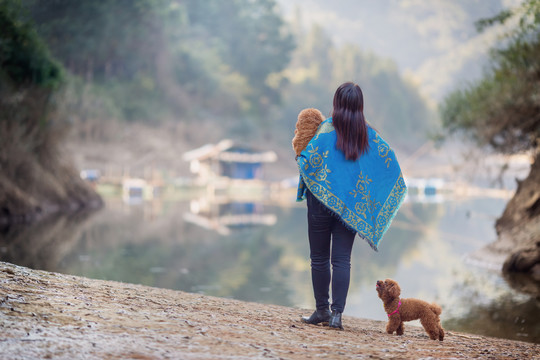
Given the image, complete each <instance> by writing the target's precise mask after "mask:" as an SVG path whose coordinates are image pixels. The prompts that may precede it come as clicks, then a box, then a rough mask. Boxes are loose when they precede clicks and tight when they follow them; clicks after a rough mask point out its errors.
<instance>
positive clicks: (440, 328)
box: [439, 324, 444, 341]
mask: <svg viewBox="0 0 540 360" xmlns="http://www.w3.org/2000/svg"><path fill="white" fill-rule="evenodd" d="M443 339H444V329H443V328H442V326H441V325H440V324H439V341H443Z"/></svg>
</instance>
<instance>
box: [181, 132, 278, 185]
mask: <svg viewBox="0 0 540 360" xmlns="http://www.w3.org/2000/svg"><path fill="white" fill-rule="evenodd" d="M183 159H184V160H186V161H189V163H190V170H191V172H192V173H194V174H196V175H197V176H198V177H199V178H200V179H201V180H206V181H207V180H209V179H212V178H216V177H226V178H230V179H244V180H256V179H262V167H263V164H264V163H270V162H274V161H276V160H277V155H276V153H275V152H273V151H266V152H261V151H256V150H254V149H251V148H248V147H245V146H239V145H235V144H234V142H233V141H232V140H222V141H220V142H219V143H217V144H207V145H204V146H202V147H200V148H197V149H194V150H191V151H188V152H186V153H185V154H184V156H183Z"/></svg>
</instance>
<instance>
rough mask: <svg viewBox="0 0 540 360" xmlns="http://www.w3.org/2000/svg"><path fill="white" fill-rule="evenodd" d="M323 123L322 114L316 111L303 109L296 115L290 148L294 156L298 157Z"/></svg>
mask: <svg viewBox="0 0 540 360" xmlns="http://www.w3.org/2000/svg"><path fill="white" fill-rule="evenodd" d="M323 121H324V116H323V114H322V113H321V112H320V111H319V110H317V109H304V110H302V111H300V114H298V120H297V121H296V129H295V130H294V138H293V139H292V147H293V149H294V152H295V153H296V156H299V155H300V153H301V152H302V150H304V149H305V148H306V146H307V144H308V143H309V141H310V140H311V138H312V137H313V136H314V135H315V133H316V132H317V128H318V127H319V125H320V124H321V122H323Z"/></svg>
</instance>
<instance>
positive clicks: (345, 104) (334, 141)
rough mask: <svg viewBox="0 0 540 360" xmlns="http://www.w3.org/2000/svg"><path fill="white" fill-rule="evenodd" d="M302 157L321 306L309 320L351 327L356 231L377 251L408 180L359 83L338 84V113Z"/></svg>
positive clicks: (303, 189) (315, 289)
mask: <svg viewBox="0 0 540 360" xmlns="http://www.w3.org/2000/svg"><path fill="white" fill-rule="evenodd" d="M297 161H298V168H299V170H300V183H299V189H298V199H297V200H299V201H301V200H303V199H307V210H308V237H309V246H310V258H311V279H312V283H313V293H314V296H315V306H316V310H315V312H314V313H313V314H312V315H311V316H310V317H303V318H302V321H303V322H305V323H308V324H319V323H328V325H329V326H330V327H331V328H336V329H343V326H342V319H341V317H342V313H343V310H344V309H345V303H346V300H347V293H348V290H349V281H350V269H351V251H352V246H353V243H354V238H355V235H356V234H358V235H359V236H360V237H362V238H364V239H365V240H366V241H367V242H368V243H369V244H370V245H371V247H372V248H373V249H374V250H377V248H378V245H379V242H380V240H381V238H382V236H383V234H384V233H385V232H386V230H387V229H388V227H389V226H390V222H391V220H392V218H393V217H394V216H395V214H396V212H397V210H398V208H399V206H400V205H401V202H402V201H403V198H404V197H405V193H406V187H405V183H404V181H403V177H402V175H401V170H400V168H399V165H398V163H397V159H396V157H395V155H394V152H393V151H392V149H391V148H390V147H389V146H388V144H387V143H386V142H385V141H384V140H383V139H382V138H381V137H380V136H379V135H378V134H377V133H376V132H375V131H374V130H373V129H372V128H371V127H370V126H369V125H368V124H367V122H366V120H365V117H364V98H363V94H362V90H361V89H360V86H358V85H356V84H354V83H352V82H347V83H344V84H342V85H341V86H339V87H338V89H337V90H336V92H335V94H334V101H333V111H332V117H331V118H329V119H327V120H325V121H324V122H323V123H322V124H321V125H320V126H319V129H318V130H317V133H316V134H315V136H314V137H313V139H311V141H310V142H309V144H308V146H307V148H306V149H305V150H304V151H303V152H302V153H301V154H300V156H299V157H298V159H297ZM330 264H331V265H332V268H330ZM330 284H331V285H332V304H331V305H330V302H329V298H330V296H329V290H330ZM329 307H330V308H329ZM330 310H331V311H330Z"/></svg>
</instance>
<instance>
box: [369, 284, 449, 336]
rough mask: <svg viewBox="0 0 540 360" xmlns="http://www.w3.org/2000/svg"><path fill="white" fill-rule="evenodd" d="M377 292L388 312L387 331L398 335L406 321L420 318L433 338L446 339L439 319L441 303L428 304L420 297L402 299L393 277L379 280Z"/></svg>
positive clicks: (401, 332)
mask: <svg viewBox="0 0 540 360" xmlns="http://www.w3.org/2000/svg"><path fill="white" fill-rule="evenodd" d="M377 293H378V295H379V297H380V298H381V300H382V301H383V303H384V310H385V311H386V313H387V314H388V324H387V325H386V332H387V333H389V334H393V333H394V331H395V332H396V334H397V335H403V330H404V325H403V322H404V321H411V320H418V319H420V323H421V324H422V326H423V327H424V330H426V333H427V334H428V335H429V338H430V339H431V340H437V339H439V340H440V341H442V340H443V339H444V329H443V328H442V326H441V322H440V320H439V315H441V312H442V310H441V307H440V306H439V305H437V304H435V303H433V304H428V303H427V302H425V301H423V300H419V299H400V298H399V295H400V294H401V289H400V287H399V285H398V283H397V282H395V281H394V280H392V279H386V280H384V281H381V280H378V281H377Z"/></svg>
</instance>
